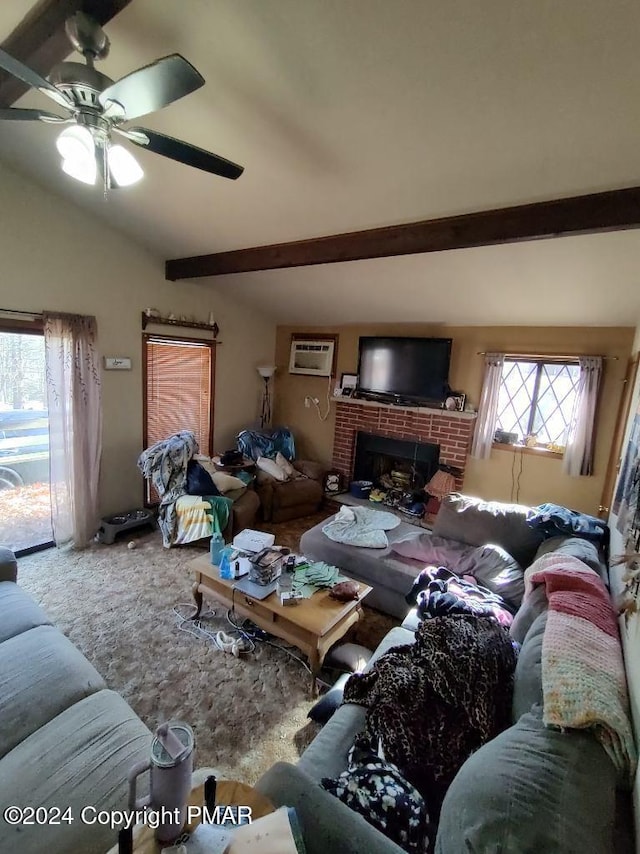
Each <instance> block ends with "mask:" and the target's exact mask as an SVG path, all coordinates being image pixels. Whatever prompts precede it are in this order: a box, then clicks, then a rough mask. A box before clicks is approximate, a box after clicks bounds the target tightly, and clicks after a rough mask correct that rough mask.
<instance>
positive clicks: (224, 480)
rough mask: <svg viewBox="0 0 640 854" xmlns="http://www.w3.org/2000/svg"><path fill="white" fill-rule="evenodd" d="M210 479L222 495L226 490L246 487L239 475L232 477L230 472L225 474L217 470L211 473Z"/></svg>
mask: <svg viewBox="0 0 640 854" xmlns="http://www.w3.org/2000/svg"><path fill="white" fill-rule="evenodd" d="M211 480H212V481H213V482H214V483H215V485H216V486H217V487H218V490H219V491H220V492H221V493H222V494H223V495H225V494H226V493H227V492H231V490H232V489H243V488H245V489H246V486H245V484H244V483H243V482H242V481H241V480H240V478H239V477H234V476H233V475H232V474H227V473H226V472H224V471H217V472H216V473H215V474H213V475H211Z"/></svg>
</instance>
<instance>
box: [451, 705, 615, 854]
mask: <svg viewBox="0 0 640 854" xmlns="http://www.w3.org/2000/svg"><path fill="white" fill-rule="evenodd" d="M615 790H616V770H615V768H614V765H613V763H612V762H611V760H610V759H609V757H608V756H607V754H606V753H605V751H604V749H603V748H602V746H601V745H600V743H599V742H598V741H597V740H596V739H595V738H594V737H593V735H592V734H590V733H586V732H579V731H576V730H573V731H567V732H560V731H558V730H553V729H548V728H547V727H545V726H544V724H543V723H542V710H541V709H540V707H536V709H535V712H528V713H527V714H525V715H523V716H522V717H521V718H520V720H519V721H518V723H517V724H515V725H514V726H512V727H510V728H509V729H508V730H505V731H504V732H502V733H500V735H498V736H497V737H496V738H494V739H493V740H492V741H489V742H487V744H485V745H483V746H482V747H481V748H480V749H479V750H477V751H476V752H475V753H474V754H472V755H471V756H470V757H469V759H467V761H466V762H465V763H464V765H463V766H462V768H461V769H460V770H459V771H458V773H457V775H456V777H455V778H454V780H453V782H452V783H451V786H450V787H449V790H448V792H447V795H446V797H445V799H444V803H443V805H442V812H441V814H440V824H439V827H438V836H437V838H436V847H435V850H436V854H460V852H461V851H478V852H479V851H482V852H484V854H497V852H499V851H508V852H509V854H534V852H539V851H562V852H563V854H580V852H582V851H588V852H589V854H610V852H611V851H615V850H616V847H615V844H614V841H613V829H614V820H615Z"/></svg>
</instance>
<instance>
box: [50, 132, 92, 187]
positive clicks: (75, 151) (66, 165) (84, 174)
mask: <svg viewBox="0 0 640 854" xmlns="http://www.w3.org/2000/svg"><path fill="white" fill-rule="evenodd" d="M56 148H57V149H58V151H59V152H60V154H61V155H62V171H63V172H65V173H66V174H67V175H70V176H71V177H72V178H75V179H76V180H77V181H82V182H83V183H84V184H95V182H96V174H97V168H96V147H95V144H94V142H93V137H92V136H91V132H90V131H89V129H88V128H86V127H83V126H82V125H72V126H71V127H68V128H65V129H64V130H63V131H62V133H61V134H60V135H59V136H58V138H57V140H56Z"/></svg>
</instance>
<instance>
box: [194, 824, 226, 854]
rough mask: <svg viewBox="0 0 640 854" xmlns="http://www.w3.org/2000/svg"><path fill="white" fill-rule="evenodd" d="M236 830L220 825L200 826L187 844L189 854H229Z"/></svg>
mask: <svg viewBox="0 0 640 854" xmlns="http://www.w3.org/2000/svg"><path fill="white" fill-rule="evenodd" d="M234 833H235V828H233V829H232V828H231V827H224V826H223V825H220V824H199V825H198V826H197V827H196V829H195V830H194V831H193V833H192V834H191V836H190V837H189V841H188V842H186V843H185V848H186V850H187V852H188V854H227V852H228V851H230V848H229V843H230V842H231V841H232V840H233V838H234Z"/></svg>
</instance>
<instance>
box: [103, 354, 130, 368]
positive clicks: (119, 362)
mask: <svg viewBox="0 0 640 854" xmlns="http://www.w3.org/2000/svg"><path fill="white" fill-rule="evenodd" d="M104 369H105V371H130V370H131V359H129V358H128V356H105V357H104Z"/></svg>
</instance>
